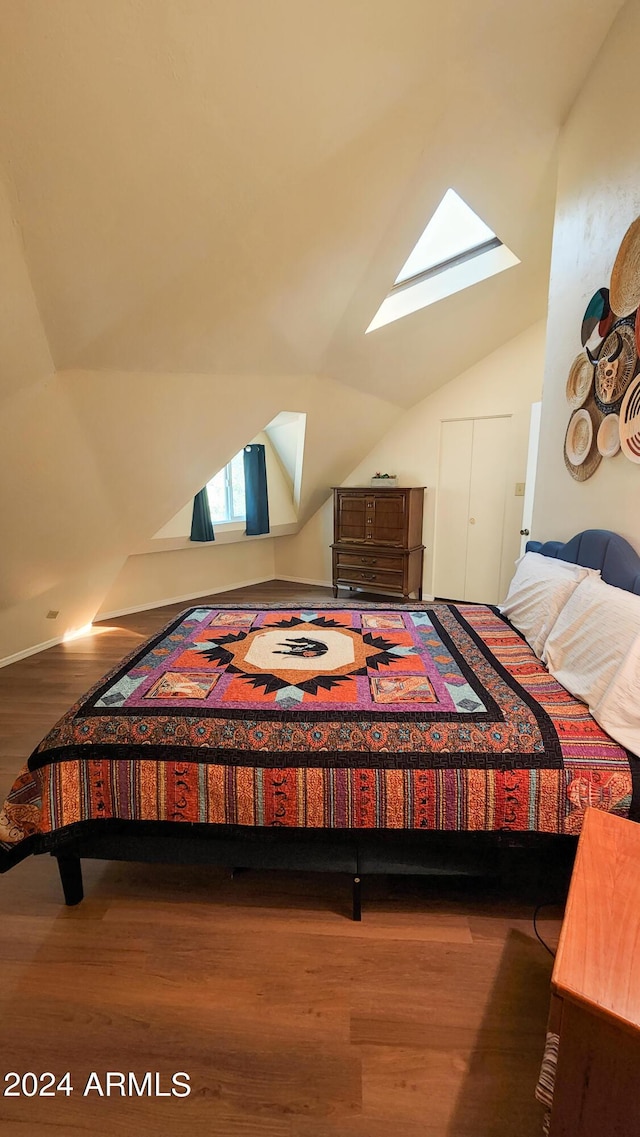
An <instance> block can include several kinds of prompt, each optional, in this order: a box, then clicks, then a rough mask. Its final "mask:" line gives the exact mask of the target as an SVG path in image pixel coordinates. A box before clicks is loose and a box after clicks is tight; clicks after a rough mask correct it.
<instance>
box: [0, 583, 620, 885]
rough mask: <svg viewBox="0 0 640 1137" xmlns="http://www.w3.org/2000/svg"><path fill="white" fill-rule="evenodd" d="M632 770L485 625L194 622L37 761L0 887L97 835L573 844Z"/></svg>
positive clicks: (110, 679) (113, 687)
mask: <svg viewBox="0 0 640 1137" xmlns="http://www.w3.org/2000/svg"><path fill="white" fill-rule="evenodd" d="M634 762H636V760H635V759H633V758H631V757H630V756H629V755H628V754H627V752H626V751H625V750H623V749H622V748H621V747H620V746H618V745H617V744H616V743H615V742H614V741H613V740H612V739H610V738H609V737H608V736H607V735H606V734H604V733H603V731H602V730H601V729H600V727H599V726H598V725H597V723H596V722H595V721H594V719H593V718H591V716H590V715H589V713H588V710H587V708H586V707H585V705H584V704H583V703H580V702H578V701H577V700H576V699H574V698H573V697H572V696H571V695H569V694H568V692H567V691H565V690H564V688H563V687H561V686H560V684H559V683H558V682H557V681H556V680H555V679H554V678H553V677H552V676H551V675H549V673H548V672H547V670H546V669H545V667H544V666H543V665H542V664H541V663H540V662H539V661H538V660H537V659H536V657H535V655H534V654H533V652H532V651H531V649H530V648H529V646H528V645H527V644H526V642H525V641H524V640H523V639H522V638H521V636H520V635H519V634H518V633H517V632H516V631H515V630H514V629H513V628H512V627H511V626H510V625H509V624H508V623H507V622H506V621H505V620H504V619H503V618H502V617H501V616H500V614H499V613H498V611H497V610H496V609H494V608H492V607H488V606H486V605H478V604H464V605H456V604H432V605H429V604H408V605H405V606H402V607H401V606H397V605H394V606H393V607H384V606H382V605H368V606H363V605H360V606H356V605H351V604H339V603H338V602H335V603H333V604H326V605H324V606H323V607H321V608H318V607H313V608H311V609H309V610H306V609H303V608H300V607H291V608H290V607H278V608H266V609H264V608H263V609H261V610H260V609H258V608H255V607H252V606H251V605H246V606H245V607H243V608H239V609H237V608H230V607H226V606H224V605H219V606H217V607H211V608H191V609H189V610H188V611H186V612H183V613H182V614H181V615H180V616H178V617H177V618H175V619H174V620H172V621H171V623H170V624H168V625H167V627H165V628H164V629H163V630H162V631H161V632H159V633H158V634H156V635H155V636H153V637H152V638H151V639H150V640H148V641H147V642H146V643H144V644H143V645H142V646H140V647H138V648H137V649H136V650H135V651H134V652H133V653H132V654H131V655H129V656H128V657H127V658H126V659H125V660H123V661H122V663H121V664H120V665H119V666H118V667H116V668H115V669H114V670H113V671H111V672H110V673H109V674H108V675H107V676H105V678H104V679H102V680H101V681H100V682H99V683H98V684H97V685H96V686H95V687H94V688H93V689H92V690H91V691H89V692H88V693H87V694H86V695H85V696H84V697H83V698H82V699H81V700H80V701H79V702H78V703H77V704H76V705H75V706H73V707H72V708H71V709H70V710H69V711H68V712H67V714H66V715H64V717H63V718H62V719H61V720H60V722H58V723H57V725H56V726H54V727H53V729H52V730H51V731H50V732H49V734H48V735H47V736H46V738H45V739H44V740H43V741H42V742H41V743H40V745H39V746H38V747H37V749H36V750H35V751H34V753H33V754H32V756H31V758H30V759H29V762H28V764H27V766H26V767H25V768H24V770H22V772H21V773H20V775H19V776H18V778H17V780H16V782H15V784H14V786H13V788H12V789H11V792H10V793H9V796H8V798H7V801H6V802H5V805H4V808H3V810H2V813H1V814H0V869H6V868H8V867H10V865H11V864H13V863H15V862H16V861H18V860H20V859H21V858H22V857H23V856H26V855H27V854H28V853H30V852H44V851H47V850H59V849H60V848H61V847H63V846H64V843H65V841H69V840H70V839H73V836H74V833H77V832H78V831H79V830H78V826H83V827H84V831H86V826H87V825H88V826H90V827H94V826H99V825H100V824H102V823H103V822H104V821H105V820H106V819H123V820H127V821H140V822H149V821H161V822H165V823H166V822H168V821H171V822H176V823H183V824H184V823H187V824H188V823H194V822H197V823H209V824H212V825H234V826H236V825H241V826H289V827H313V828H328V829H336V828H340V829H425V830H519V831H523V830H530V831H531V830H533V831H540V832H545V833H577V832H578V831H579V829H580V827H581V823H582V818H583V814H584V810H585V808H586V806H595V807H596V808H599V809H604V810H609V811H611V812H614V813H618V814H620V815H621V816H629V815H630V813H631V814H633V813H634V812H635V806H634V805H633V804H632V797H633V793H632V791H633V781H634V779H635V777H636V771H635V768H634V769H633V770H632V763H634Z"/></svg>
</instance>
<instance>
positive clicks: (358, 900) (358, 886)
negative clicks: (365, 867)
mask: <svg viewBox="0 0 640 1137" xmlns="http://www.w3.org/2000/svg"><path fill="white" fill-rule="evenodd" d="M351 899H352V904H353V919H354V920H361V919H362V879H361V877H359V876H354V878H353V882H352V893H351Z"/></svg>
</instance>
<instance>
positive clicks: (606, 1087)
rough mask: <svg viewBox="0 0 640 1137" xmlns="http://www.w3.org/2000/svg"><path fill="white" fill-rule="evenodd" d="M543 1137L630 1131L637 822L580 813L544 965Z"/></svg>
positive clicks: (639, 1123)
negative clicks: (552, 1059) (550, 1062)
mask: <svg viewBox="0 0 640 1137" xmlns="http://www.w3.org/2000/svg"><path fill="white" fill-rule="evenodd" d="M552 991H553V998H554V1001H556V1000H557V1002H555V1005H554V1006H553V1007H552V1017H553V1018H556V1019H557V1018H558V1017H559V1024H560V1025H559V1034H560V1046H559V1052H558V1067H557V1072H556V1081H555V1090H554V1096H553V1108H552V1111H551V1129H550V1137H605V1135H609V1134H610V1135H612V1137H613V1134H615V1137H637V1134H638V1133H640V1093H639V1092H638V1069H639V1068H640V825H638V824H636V823H635V822H632V821H623V820H622V819H621V818H619V817H615V816H614V815H612V814H607V813H602V812H600V811H599V810H596V809H589V810H587V814H586V820H585V824H584V828H583V830H582V835H581V837H580V842H579V845H578V853H577V857H576V862H575V867H574V871H573V876H572V879H571V888H570V891H569V899H568V902H567V908H566V912H565V917H564V923H563V925H562V932H561V935H560V943H559V946H558V953H557V955H556V961H555V966H554V969H553V978H552Z"/></svg>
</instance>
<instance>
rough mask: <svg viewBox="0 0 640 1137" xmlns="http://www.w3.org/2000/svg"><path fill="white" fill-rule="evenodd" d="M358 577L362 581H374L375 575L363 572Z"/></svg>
mask: <svg viewBox="0 0 640 1137" xmlns="http://www.w3.org/2000/svg"><path fill="white" fill-rule="evenodd" d="M360 575H361V576H362V579H363V580H376V578H377V573H375V572H363V573H361V574H360Z"/></svg>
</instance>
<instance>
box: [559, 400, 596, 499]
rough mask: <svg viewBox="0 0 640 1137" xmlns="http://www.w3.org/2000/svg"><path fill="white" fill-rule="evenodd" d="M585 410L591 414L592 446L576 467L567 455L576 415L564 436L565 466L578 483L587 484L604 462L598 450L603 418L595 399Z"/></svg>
mask: <svg viewBox="0 0 640 1137" xmlns="http://www.w3.org/2000/svg"><path fill="white" fill-rule="evenodd" d="M584 410H585V411H588V413H589V417H590V419H591V425H592V428H593V429H592V432H591V445H590V447H589V452H588V454H587V456H586V458H585V459H584V461H583V462H581V463H580V464H579V465H576V464H575V463H574V462H572V461H571V459H570V458H569V455H568V454H567V439H568V437H569V431H570V429H571V426H572V422H573V419H574V415H571V418H570V419H569V422H568V423H567V430H566V434H565V436H564V464H565V466H566V467H567V470H568V471H569V473H570V474H571V477H572V478H575V480H576V482H586V481H587V479H588V478H590V477H591V475H592V474H595V472H596V470H597V469H598V466H599V465H600V463H601V461H602V454H601V453H600V451H599V450H598V430H599V427H600V423H601V422H602V418H603V416H602V415H601V414H600V411H599V410H598V408H597V407H596V404H595V400H594V399H593V398H591V399H589V400H588V401H587V403H586V404H585V407H584Z"/></svg>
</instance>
